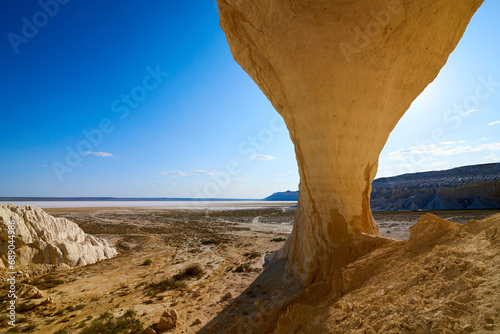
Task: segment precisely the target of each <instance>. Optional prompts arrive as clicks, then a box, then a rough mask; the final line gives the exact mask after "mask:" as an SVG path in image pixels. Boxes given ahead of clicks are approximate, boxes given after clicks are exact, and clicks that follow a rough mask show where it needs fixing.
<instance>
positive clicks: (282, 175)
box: [273, 173, 285, 176]
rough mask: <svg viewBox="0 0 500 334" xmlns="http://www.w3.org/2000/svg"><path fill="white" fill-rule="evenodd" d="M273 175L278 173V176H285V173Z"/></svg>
mask: <svg viewBox="0 0 500 334" xmlns="http://www.w3.org/2000/svg"><path fill="white" fill-rule="evenodd" d="M273 175H276V176H285V174H276V173H275V174H273Z"/></svg>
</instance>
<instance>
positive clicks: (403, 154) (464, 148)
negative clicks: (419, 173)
mask: <svg viewBox="0 0 500 334" xmlns="http://www.w3.org/2000/svg"><path fill="white" fill-rule="evenodd" d="M461 142H465V141H458V142H457V143H461ZM445 143H446V144H448V142H445ZM442 144H443V143H442ZM498 150H500V143H490V144H480V145H476V146H471V145H461V146H456V147H452V146H449V145H448V146H440V145H437V144H432V145H417V146H412V147H409V148H402V149H400V150H397V151H394V152H390V153H389V159H390V160H395V161H402V160H407V159H408V158H409V156H410V155H412V154H423V155H430V156H448V155H457V154H462V153H471V152H481V151H498ZM426 160H432V158H431V159H429V157H426V158H424V159H423V160H421V161H426Z"/></svg>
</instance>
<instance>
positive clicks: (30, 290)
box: [17, 284, 45, 299]
mask: <svg viewBox="0 0 500 334" xmlns="http://www.w3.org/2000/svg"><path fill="white" fill-rule="evenodd" d="M17 296H18V297H20V298H26V299H39V298H44V297H45V294H44V293H43V292H42V291H40V290H39V289H38V288H37V287H36V286H33V285H28V284H21V286H20V287H19V290H18V292H17Z"/></svg>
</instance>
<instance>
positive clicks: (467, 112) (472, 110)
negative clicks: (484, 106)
mask: <svg viewBox="0 0 500 334" xmlns="http://www.w3.org/2000/svg"><path fill="white" fill-rule="evenodd" d="M476 111H479V109H469V110H467V111H466V112H464V113H462V114H460V115H462V116H469V115H470V114H472V113H473V112H476Z"/></svg>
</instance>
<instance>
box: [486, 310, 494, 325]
mask: <svg viewBox="0 0 500 334" xmlns="http://www.w3.org/2000/svg"><path fill="white" fill-rule="evenodd" d="M484 320H485V321H486V323H488V324H492V323H494V322H495V320H494V319H493V316H492V315H491V313H488V312H486V313H485V314H484Z"/></svg>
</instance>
